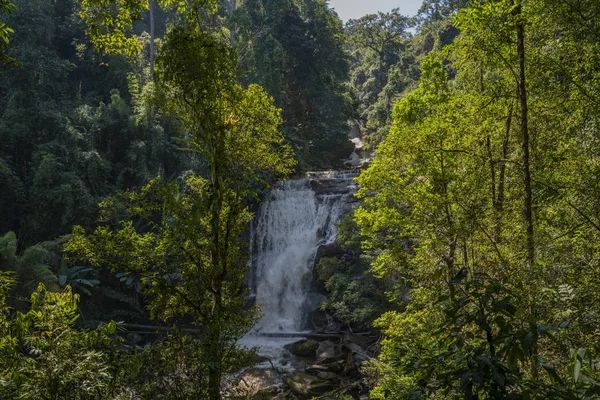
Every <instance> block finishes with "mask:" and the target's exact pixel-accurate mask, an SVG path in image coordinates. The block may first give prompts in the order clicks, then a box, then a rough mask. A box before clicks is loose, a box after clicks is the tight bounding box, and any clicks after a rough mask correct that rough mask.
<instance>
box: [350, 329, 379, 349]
mask: <svg viewBox="0 0 600 400" xmlns="http://www.w3.org/2000/svg"><path fill="white" fill-rule="evenodd" d="M342 340H343V341H344V344H349V343H354V344H357V345H359V346H360V347H362V348H363V349H367V348H369V346H370V345H371V344H373V340H371V339H369V338H368V337H365V336H362V335H355V334H353V333H346V334H344V337H343V339H342Z"/></svg>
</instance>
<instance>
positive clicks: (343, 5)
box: [329, 0, 423, 22]
mask: <svg viewBox="0 0 600 400" xmlns="http://www.w3.org/2000/svg"><path fill="white" fill-rule="evenodd" d="M422 3H423V0H330V1H329V5H330V7H332V8H335V11H337V13H338V15H339V16H340V18H341V19H342V20H343V21H344V22H346V21H348V20H349V19H356V18H360V17H362V16H363V15H366V14H374V13H376V12H377V11H382V12H388V11H390V10H391V9H393V8H399V9H400V14H403V15H408V16H413V15H415V14H416V13H417V11H418V10H419V8H421V4H422Z"/></svg>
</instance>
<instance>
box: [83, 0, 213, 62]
mask: <svg viewBox="0 0 600 400" xmlns="http://www.w3.org/2000/svg"><path fill="white" fill-rule="evenodd" d="M150 1H151V0H82V10H81V18H82V19H83V20H84V21H85V22H86V24H87V31H86V32H87V34H88V35H89V37H90V40H91V42H92V43H93V44H94V45H95V46H96V47H97V48H98V49H99V50H100V51H102V52H105V53H108V54H121V53H125V54H126V55H128V56H132V55H135V54H137V53H138V52H139V51H140V50H141V48H142V45H141V43H140V42H139V40H138V38H137V37H136V36H135V35H132V34H131V30H132V28H133V25H134V24H135V23H136V22H137V21H139V20H140V19H141V18H142V13H143V12H144V11H146V10H149V8H150ZM156 3H158V4H159V5H160V6H161V7H163V8H165V9H169V10H173V11H176V12H178V13H179V14H181V15H182V16H183V17H184V18H183V20H184V21H186V22H187V23H188V24H190V25H195V26H198V25H199V23H200V20H201V19H200V16H201V15H202V14H203V13H214V12H216V10H217V6H218V2H217V1H216V0H156Z"/></svg>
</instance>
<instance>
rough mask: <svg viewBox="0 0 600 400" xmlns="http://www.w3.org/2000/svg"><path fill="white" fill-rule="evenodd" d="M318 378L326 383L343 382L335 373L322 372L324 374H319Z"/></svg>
mask: <svg viewBox="0 0 600 400" xmlns="http://www.w3.org/2000/svg"><path fill="white" fill-rule="evenodd" d="M317 376H318V377H319V378H321V379H324V380H326V381H340V380H341V378H340V377H339V376H338V375H337V374H334V373H333V372H326V371H322V372H319V373H318V374H317Z"/></svg>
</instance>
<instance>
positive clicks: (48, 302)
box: [0, 271, 119, 400]
mask: <svg viewBox="0 0 600 400" xmlns="http://www.w3.org/2000/svg"><path fill="white" fill-rule="evenodd" d="M13 284H14V282H13V281H12V279H11V277H10V276H9V275H7V274H6V273H5V272H1V271H0V311H1V312H0V395H3V396H6V397H7V398H11V399H13V398H22V399H25V398H27V399H47V400H58V399H64V398H78V399H97V398H99V397H98V396H99V395H101V396H107V397H106V398H108V396H111V395H112V396H116V395H117V394H118V390H115V387H114V386H112V379H111V373H110V371H111V368H114V369H117V368H118V367H117V366H116V365H110V364H109V357H108V356H107V353H108V352H107V351H106V349H108V348H114V346H115V344H117V345H118V342H119V340H118V339H116V338H115V337H114V336H113V334H114V333H115V331H116V324H115V323H110V324H107V325H105V326H102V327H99V328H98V329H97V330H95V331H90V332H83V331H79V330H76V329H74V328H73V324H74V322H75V320H76V319H77V317H78V313H77V302H78V296H77V295H74V294H73V293H72V292H71V290H70V288H69V287H67V288H66V289H65V291H64V292H59V293H54V292H51V291H48V290H46V289H45V287H44V286H43V285H42V284H40V285H39V286H38V288H37V289H36V290H35V291H34V292H33V294H32V295H31V309H30V310H29V311H28V312H26V313H22V312H18V311H17V312H14V311H13V312H11V313H10V314H9V313H8V312H7V311H8V308H7V306H6V299H7V294H8V292H9V290H10V287H11V286H12V285H13ZM103 398H104V397H103ZM113 398H114V397H113Z"/></svg>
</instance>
